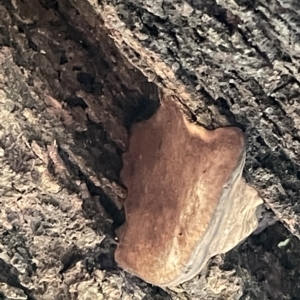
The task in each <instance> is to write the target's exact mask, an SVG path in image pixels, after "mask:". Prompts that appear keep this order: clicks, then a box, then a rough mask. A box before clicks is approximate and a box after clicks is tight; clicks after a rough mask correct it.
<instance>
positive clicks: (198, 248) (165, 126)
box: [115, 99, 262, 286]
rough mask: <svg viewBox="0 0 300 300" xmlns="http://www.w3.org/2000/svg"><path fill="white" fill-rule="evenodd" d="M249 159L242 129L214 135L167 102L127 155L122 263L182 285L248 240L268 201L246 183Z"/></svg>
mask: <svg viewBox="0 0 300 300" xmlns="http://www.w3.org/2000/svg"><path fill="white" fill-rule="evenodd" d="M244 160H245V149H244V137H243V134H242V132H241V131H240V130H239V129H237V128H233V127H226V128H219V129H216V130H212V131H210V130H206V129H204V128H203V127H200V126H197V125H195V124H192V123H190V122H188V120H187V119H186V118H185V117H184V113H183V112H182V111H181V109H179V107H178V106H177V105H176V104H175V103H174V102H173V101H172V100H171V99H164V100H163V101H162V104H161V106H160V107H159V109H158V111H157V112H156V114H155V115H154V116H153V117H151V118H150V119H149V120H146V121H144V122H141V123H138V124H136V125H134V126H133V128H132V132H131V137H130V142H129V149H128V152H126V153H125V154H124V156H123V162H124V166H123V170H122V173H121V178H122V180H123V182H124V184H125V185H126V186H127V188H128V197H127V199H126V200H125V213H126V222H125V223H124V224H123V225H122V226H121V228H120V229H119V232H118V235H119V245H118V247H117V250H116V253H115V258H116V261H117V263H118V264H119V265H120V266H121V267H122V268H123V269H124V270H126V271H128V272H131V273H133V274H135V275H137V276H139V277H140V278H142V279H143V280H145V281H147V282H150V283H152V284H155V285H158V286H175V285H178V284H180V283H182V282H184V281H187V280H189V279H191V278H193V277H194V276H195V275H197V274H198V273H199V272H200V271H201V269H202V268H203V267H204V266H205V264H206V263H207V261H208V259H209V258H210V257H212V256H214V255H216V254H219V253H224V252H226V251H228V250H230V249H232V248H233V247H234V246H236V245H237V244H238V243H239V242H240V241H242V240H243V239H245V238H246V237H247V236H248V235H249V234H251V233H252V232H253V230H254V229H255V228H256V226H257V220H256V216H255V211H256V207H257V206H258V205H259V204H260V203H261V202H262V201H261V199H260V198H259V196H258V194H257V192H256V191H255V190H254V189H253V188H251V187H250V186H248V185H247V184H246V183H245V182H244V180H243V179H242V170H243V166H244Z"/></svg>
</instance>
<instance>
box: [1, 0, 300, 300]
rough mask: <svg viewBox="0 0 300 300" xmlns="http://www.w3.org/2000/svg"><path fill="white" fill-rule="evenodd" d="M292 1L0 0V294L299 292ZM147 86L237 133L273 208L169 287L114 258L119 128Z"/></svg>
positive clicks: (136, 111) (151, 97) (131, 117)
mask: <svg viewBox="0 0 300 300" xmlns="http://www.w3.org/2000/svg"><path fill="white" fill-rule="evenodd" d="M299 11H300V6H299V4H298V2H297V1H290V2H288V1H282V0H272V1H264V0H260V1H254V2H253V1H250V0H249V1H247V0H236V1H235V2H234V1H227V0H220V1H218V4H217V3H216V2H215V1H213V0H211V1H205V2H204V1H192V0H191V1H189V3H185V2H183V1H142V0H141V1H130V0H123V1H120V0H119V1H107V2H104V1H101V3H99V4H98V3H97V1H92V0H90V1H89V2H88V1H72V0H70V1H67V0H63V1H58V2H56V1H46V0H41V1H37V0H35V1H28V2H26V3H25V2H23V1H18V0H17V1H12V2H10V1H0V46H1V49H0V63H1V67H0V108H1V111H0V120H1V123H0V159H1V162H0V164H1V169H0V173H1V179H0V183H1V184H0V193H1V199H0V201H1V216H0V222H1V223H0V246H1V251H0V281H1V282H2V283H1V288H0V289H1V293H3V297H2V298H4V299H5V296H4V295H6V297H8V298H15V299H24V298H25V299H26V298H27V299H170V298H173V299H210V298H211V299H297V297H298V296H297V295H298V294H299V291H300V287H299V283H298V278H299V268H298V266H299V253H300V243H299V240H298V239H297V238H295V237H294V236H292V234H293V235H295V236H297V237H299V236H300V229H299V224H300V223H299V216H298V211H299V207H298V206H299V201H298V199H299V190H300V166H299V164H300V156H299V141H300V137H299V135H300V122H299V114H300V112H299V109H300V107H299V101H298V97H299V90H300V89H299V80H300V77H299V71H298V70H299V56H300V51H299V49H300V45H299V21H298V20H299ZM161 92H164V93H166V92H167V93H169V94H172V95H173V96H176V97H177V99H178V101H180V102H181V103H182V104H184V105H185V106H186V112H187V114H188V115H189V117H190V119H191V120H192V121H194V122H196V121H197V122H198V123H199V124H201V125H203V126H205V127H207V128H210V129H212V128H217V127H222V126H226V125H235V126H237V127H239V128H241V129H242V130H243V131H244V132H245V133H246V134H247V160H246V167H245V170H244V176H245V178H246V180H247V182H248V183H249V184H251V185H252V186H253V187H255V188H256V189H257V190H258V191H259V193H260V194H261V196H262V197H263V199H264V200H265V202H266V203H267V206H268V207H267V209H266V211H265V212H264V213H263V216H262V217H263V218H264V219H263V222H267V220H268V218H270V219H271V222H272V221H273V220H274V219H275V217H274V216H272V213H274V215H275V216H276V217H277V218H278V219H279V222H277V223H276V224H275V225H273V226H271V227H269V228H267V229H266V230H264V231H263V232H261V233H259V234H257V235H253V236H251V237H250V238H249V239H247V240H246V241H244V243H242V244H241V245H240V246H239V247H236V248H235V249H233V250H232V251H230V252H229V253H227V254H226V255H220V256H217V257H215V258H214V259H213V260H211V262H210V263H209V265H208V267H207V269H206V270H204V271H203V272H202V273H201V274H200V275H199V276H197V277H195V278H194V279H193V280H191V281H189V282H187V283H185V284H183V285H182V286H180V287H179V288H178V289H177V290H176V291H170V290H169V291H167V292H166V291H163V290H161V289H158V288H155V287H152V286H150V285H147V284H145V283H143V282H142V281H140V280H139V279H137V278H135V277H133V276H131V275H130V274H126V273H124V272H123V271H122V270H120V269H119V268H118V267H117V266H116V264H115V263H114V260H113V252H114V249H115V244H116V243H115V241H114V229H115V228H116V227H118V226H119V225H120V224H121V223H122V222H123V221H124V216H123V214H122V210H121V209H120V207H121V206H122V202H123V200H124V198H125V193H126V192H125V188H124V186H123V185H122V183H121V182H120V179H119V173H120V170H121V167H122V159H121V154H122V152H124V151H125V150H126V149H127V143H128V133H127V129H128V128H129V127H130V125H131V124H132V123H133V122H136V121H139V120H142V119H145V118H148V117H150V116H151V115H152V114H153V112H154V111H155V110H156V109H157V106H158V102H159V96H160V93H161ZM267 223H268V222H267ZM262 224H263V223H262ZM286 228H287V229H288V230H289V231H287V230H286ZM287 238H289V239H290V240H288V241H287V242H286V244H279V243H280V242H281V241H285V240H286V239H287ZM278 244H279V246H280V247H278ZM22 297H23V298H22Z"/></svg>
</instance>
